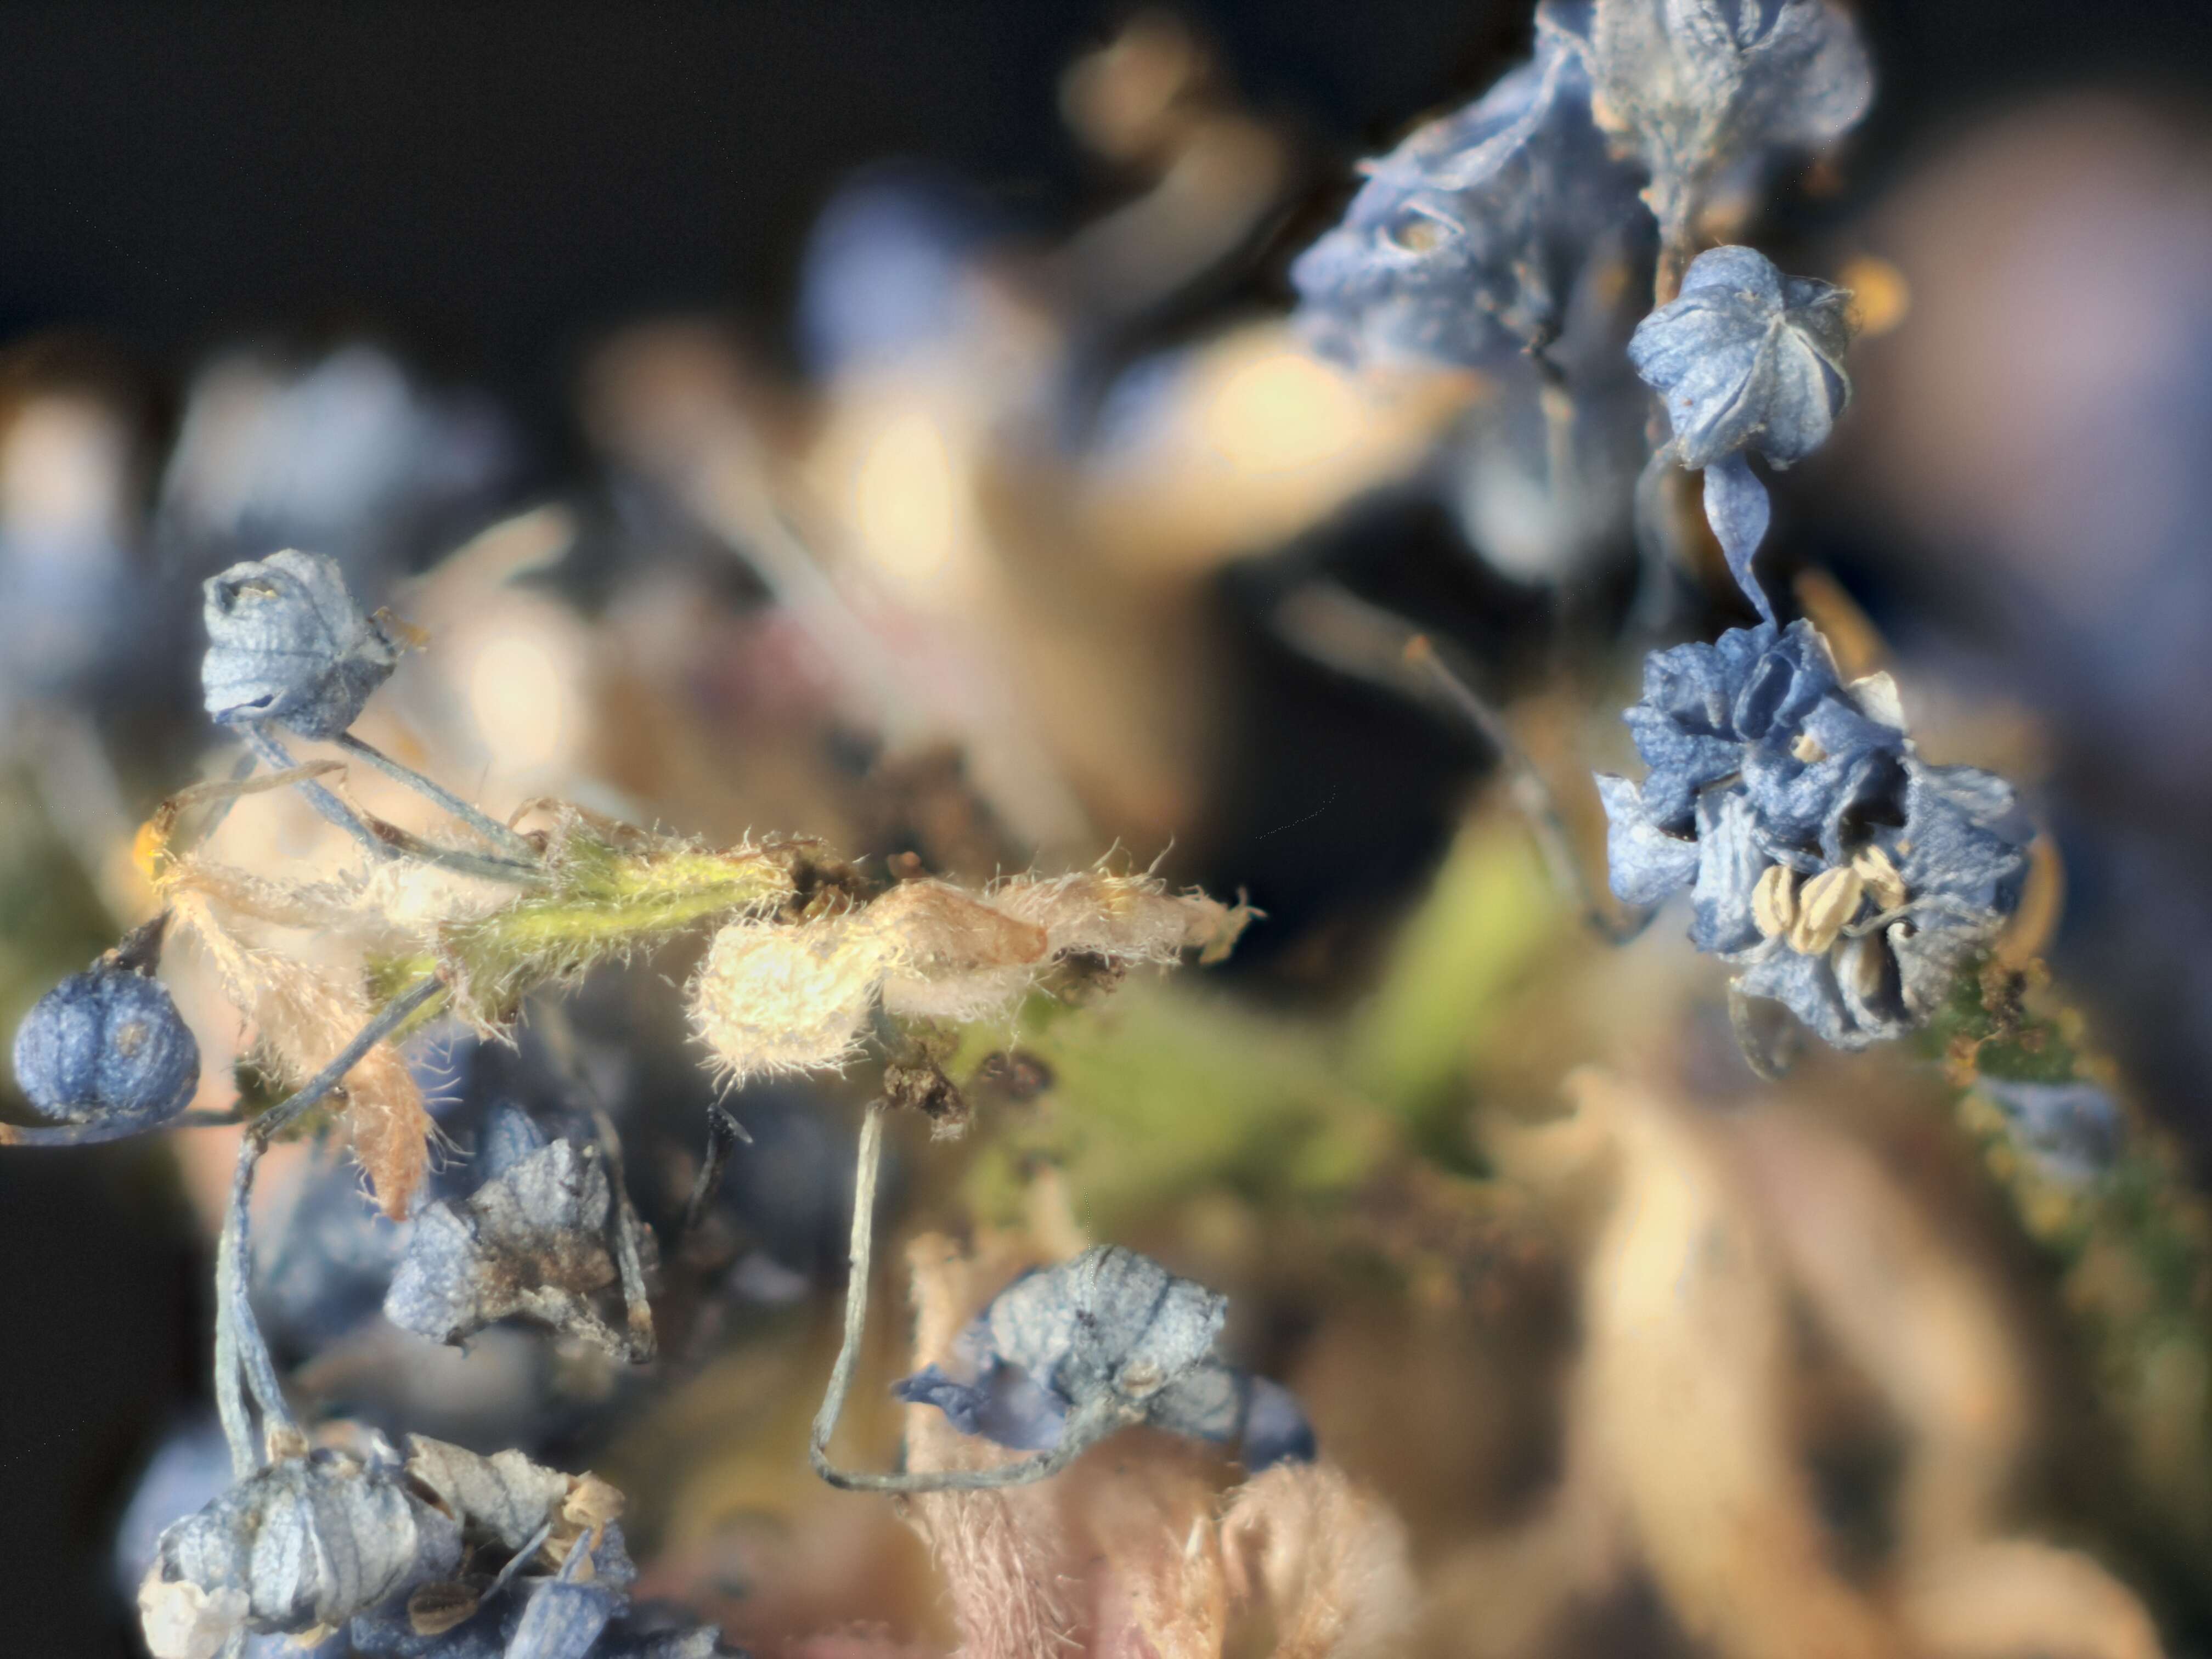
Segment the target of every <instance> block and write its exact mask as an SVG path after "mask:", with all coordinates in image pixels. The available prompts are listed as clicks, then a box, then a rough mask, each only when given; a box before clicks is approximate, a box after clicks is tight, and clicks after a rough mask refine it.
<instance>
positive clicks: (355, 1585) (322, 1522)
mask: <svg viewBox="0 0 2212 1659" xmlns="http://www.w3.org/2000/svg"><path fill="white" fill-rule="evenodd" d="M460 1554H461V1538H460V1529H459V1528H458V1527H457V1526H455V1525H454V1524H453V1522H452V1521H451V1520H450V1519H448V1518H447V1516H445V1515H443V1514H441V1512H440V1511H439V1510H437V1509H435V1507H433V1506H432V1505H430V1504H426V1503H424V1502H423V1501H422V1499H420V1498H417V1497H416V1496H415V1495H414V1493H413V1492H410V1490H409V1488H408V1486H407V1484H406V1482H405V1480H404V1479H403V1478H402V1476H401V1474H400V1473H399V1471H398V1469H396V1468H392V1467H391V1466H389V1465H388V1464H385V1463H381V1462H360V1461H358V1460H356V1459H354V1458H352V1457H349V1456H345V1455H342V1454H339V1453H337V1452H331V1451H317V1452H313V1453H309V1454H307V1455H302V1456H289V1457H281V1458H279V1459H277V1460H276V1462H273V1463H271V1464H270V1465H268V1466H267V1467H266V1468H263V1469H261V1470H260V1471H258V1473H256V1474H252V1475H251V1476H249V1477H247V1478H246V1480H241V1481H240V1482H239V1483H238V1484H237V1485H236V1486H233V1487H231V1488H230V1489H229V1490H228V1491H227V1492H224V1493H223V1494H222V1496H221V1497H219V1498H216V1500H215V1501H214V1502H213V1503H211V1504H209V1505H208V1506H207V1507H206V1508H204V1509H203V1510H200V1511H199V1512H198V1513H197V1514H195V1515H191V1516H186V1517H185V1519H183V1520H181V1521H179V1522H175V1523H173V1525H171V1526H170V1527H169V1528H168V1529H167V1531H165V1532H164V1533H163V1534H161V1541H160V1544H159V1545H158V1546H157V1548H156V1553H155V1562H154V1565H153V1566H152V1567H151V1568H150V1569H149V1571H148V1572H147V1575H146V1578H145V1581H144V1582H143V1583H142V1584H141V1585H140V1587H139V1591H138V1603H139V1612H140V1617H141V1620H142V1621H143V1625H144V1627H145V1633H146V1644H147V1646H148V1647H149V1649H150V1650H152V1652H153V1654H154V1656H155V1659H206V1656H209V1655H211V1654H214V1653H215V1652H216V1651H218V1650H220V1649H221V1647H222V1644H223V1643H225V1642H226V1641H228V1639H230V1638H232V1637H233V1636H234V1635H236V1634H239V1633H240V1632H258V1633H260V1634H264V1635H276V1634H282V1635H301V1634H304V1633H306V1632H310V1631H315V1630H319V1629H322V1628H324V1627H326V1626H336V1625H342V1624H343V1623H345V1622H346V1621H347V1620H350V1619H351V1618H353V1617H354V1615H355V1614H356V1613H362V1612H364V1611H366V1610H367V1609H368V1608H370V1607H374V1606H376V1605H377V1604H378V1603H379V1602H381V1601H385V1600H386V1599H387V1598H388V1597H391V1596H392V1595H397V1594H404V1592H405V1591H406V1590H407V1589H410V1588H411V1587H412V1586H415V1585H418V1584H423V1583H430V1582H432V1581H433V1580H435V1579H439V1578H441V1577H447V1576H449V1575H450V1574H451V1573H452V1572H453V1569H454V1568H455V1567H456V1566H458V1565H459V1562H460Z"/></svg>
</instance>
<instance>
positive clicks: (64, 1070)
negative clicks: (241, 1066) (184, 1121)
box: [0, 918, 200, 1143]
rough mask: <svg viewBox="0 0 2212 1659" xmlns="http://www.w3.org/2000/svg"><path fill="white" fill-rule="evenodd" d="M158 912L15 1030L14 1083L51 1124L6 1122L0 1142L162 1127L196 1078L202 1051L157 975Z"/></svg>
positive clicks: (99, 1136)
mask: <svg viewBox="0 0 2212 1659" xmlns="http://www.w3.org/2000/svg"><path fill="white" fill-rule="evenodd" d="M160 940H161V919H159V918H157V919H156V920H155V921H153V922H151V923H149V924H148V926H147V927H143V928H140V929H139V930H137V932H136V933H133V934H132V935H131V937H130V938H129V939H125V941H124V943H123V945H120V946H119V947H118V948H117V949H116V950H113V951H109V952H107V953H106V955H105V956H103V957H100V960H99V961H97V962H95V963H93V965H92V966H91V967H90V968H88V969H86V970H85V971H84V972H83V973H81V974H71V975H70V976H69V977H68V978H67V979H65V980H64V981H62V982H61V983H60V984H59V985H57V986H56V987H54V988H53V989H52V990H51V991H49V992H47V993H46V995H44V996H42V997H40V999H39V1000H38V1001H37V1002H36V1003H34V1004H33V1005H32V1007H31V1012H29V1013H27V1014H26V1015H25V1016H24V1017H23V1023H22V1024H21V1025H19V1026H17V1027H16V1028H15V1082H16V1085H17V1086H18V1087H20V1088H21V1090H22V1091H23V1097H24V1098H25V1099H26V1100H27V1101H28V1102H29V1103H30V1105H31V1109H33V1111H35V1112H37V1113H38V1115H40V1117H43V1118H46V1120H48V1121H49V1122H51V1123H52V1124H54V1125H55V1126H57V1127H54V1128H51V1129H41V1128H25V1129H15V1128H9V1127H0V1143H4V1142H8V1141H13V1140H21V1141H25V1142H37V1141H42V1140H43V1141H54V1142H82V1141H90V1140H109V1139H118V1138H119V1137H121V1136H124V1135H131V1134H137V1133H141V1132H142V1131H143V1130H147V1129H151V1128H155V1127H158V1126H160V1125H161V1124H163V1123H166V1122H167V1121H169V1120H170V1119H172V1118H173V1117H175V1116H176V1115H177V1114H178V1113H179V1112H181V1111H183V1110H184V1109H185V1105H186V1103H188V1102H190V1101H191V1097H192V1093H193V1091H194V1090H196V1089H197V1087H198V1086H199V1077H200V1049H199V1044H198V1043H197V1042H195V1041H194V1040H193V1037H192V1034H191V1030H190V1028H188V1027H187V1026H186V1025H185V1022H184V1017H183V1016H182V1015H180V1014H179V1013H178V1012H177V1005H176V1002H175V1000H174V999H173V998H172V997H171V996H170V995H169V992H168V988H167V987H166V986H164V985H163V984H162V983H161V981H159V980H157V979H155V978H154V977H153V976H152V974H151V971H150V969H151V968H152V965H153V963H154V961H155V959H156V958H157V957H158V955H159V948H160Z"/></svg>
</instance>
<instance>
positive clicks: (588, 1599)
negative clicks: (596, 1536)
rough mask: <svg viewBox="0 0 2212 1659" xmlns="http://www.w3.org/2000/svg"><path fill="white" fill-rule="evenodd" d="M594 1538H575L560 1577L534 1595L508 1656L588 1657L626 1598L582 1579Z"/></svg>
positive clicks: (526, 1658)
mask: <svg viewBox="0 0 2212 1659" xmlns="http://www.w3.org/2000/svg"><path fill="white" fill-rule="evenodd" d="M590 1542H591V1535H590V1534H588V1533H587V1534H585V1535H584V1536H582V1537H580V1538H579V1539H577V1541H575V1543H574V1545H573V1546H571V1547H570V1548H569V1551H568V1559H567V1560H566V1561H565V1562H563V1563H562V1566H561V1576H560V1577H557V1578H553V1579H549V1580H547V1581H546V1582H545V1583H541V1584H540V1585H538V1588H537V1589H536V1590H535V1591H534V1592H533V1593H532V1595H531V1597H530V1603H529V1605H528V1606H527V1607H525V1608H524V1609H523V1613H522V1621H521V1622H520V1624H518V1625H517V1626H515V1628H514V1634H513V1636H512V1637H510V1638H508V1639H507V1651H506V1654H505V1656H504V1659H587V1656H589V1655H590V1653H591V1651H592V1644H594V1643H595V1642H597V1641H598V1640H599V1633H600V1632H602V1631H604V1630H605V1629H606V1627H607V1621H608V1620H611V1619H612V1618H613V1617H614V1616H615V1613H616V1612H617V1610H618V1609H619V1608H620V1607H621V1606H622V1598H621V1597H620V1596H619V1595H617V1593H616V1592H614V1591H612V1590H611V1589H608V1588H607V1587H606V1586H605V1585H604V1584H602V1583H599V1582H597V1580H596V1579H584V1580H581V1581H580V1580H579V1577H578V1575H579V1574H580V1572H581V1571H583V1568H584V1564H585V1559H586V1556H587V1555H588V1553H589V1550H588V1548H587V1547H588V1546H589V1544H590Z"/></svg>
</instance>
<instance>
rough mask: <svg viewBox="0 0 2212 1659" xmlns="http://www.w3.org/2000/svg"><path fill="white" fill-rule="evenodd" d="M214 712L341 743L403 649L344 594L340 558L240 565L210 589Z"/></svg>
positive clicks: (292, 552)
mask: <svg viewBox="0 0 2212 1659" xmlns="http://www.w3.org/2000/svg"><path fill="white" fill-rule="evenodd" d="M204 596H205V603H204V613H205V616H206V619H207V631H208V648H207V654H206V656H205V657H204V658H203V659H201V662H200V682H201V684H202V686H203V688H204V690H205V692H206V697H207V711H208V713H209V714H210V715H211V716H213V717H214V718H215V719H216V720H221V721H223V722H225V723H227V724H238V723H250V722H253V721H258V720H270V721H273V722H274V723H276V725H278V726H285V727H288V728H289V729H290V730H292V731H294V732H298V733H299V734H300V735H301V737H306V738H335V737H337V735H338V734H339V733H340V732H343V731H344V730H345V729H346V728H347V727H348V726H351V725H352V724H353V723H354V721H355V720H356V719H357V718H358V717H359V716H360V714H361V710H362V704H364V703H366V702H368V698H369V694H370V693H371V692H373V691H374V690H376V688H377V687H378V686H380V685H381V684H384V682H385V680H386V678H389V677H390V675H391V673H392V667H393V665H395V664H397V663H398V660H399V645H398V641H395V640H394V639H393V638H392V636H391V635H389V634H387V633H386V631H385V629H384V627H383V625H382V624H381V623H379V622H378V621H377V620H376V619H375V618H374V617H369V616H368V615H366V614H364V613H363V611H362V608H361V607H360V606H359V605H356V604H355V603H354V598H353V595H352V594H351V593H349V592H347V591H346V585H345V577H344V575H343V573H342V572H341V571H340V570H339V568H338V562H337V560H336V559H333V558H331V557H329V556H327V555H325V554H320V553H302V552H300V551H298V550H296V549H287V550H285V551H283V552H282V553H272V554H270V556H268V557H267V558H265V559H254V560H251V561H248V562H246V563H243V564H234V565H233V566H231V567H230V568H228V570H225V571H223V572H222V574H219V575H215V576H210V577H209V578H208V580H207V582H206V584H205V586H204Z"/></svg>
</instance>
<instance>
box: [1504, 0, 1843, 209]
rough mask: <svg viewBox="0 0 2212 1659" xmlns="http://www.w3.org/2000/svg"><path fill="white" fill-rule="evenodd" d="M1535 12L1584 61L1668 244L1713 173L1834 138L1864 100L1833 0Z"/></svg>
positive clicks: (1632, 3)
mask: <svg viewBox="0 0 2212 1659" xmlns="http://www.w3.org/2000/svg"><path fill="white" fill-rule="evenodd" d="M1537 16H1538V21H1539V23H1540V26H1544V27H1549V28H1551V29H1553V30H1555V31H1557V32H1558V33H1559V34H1560V35H1561V36H1562V37H1563V38H1565V39H1566V40H1570V41H1571V42H1572V43H1573V44H1574V45H1575V46H1576V47H1577V50H1579V52H1581V53H1582V55H1583V61H1584V63H1585V64H1587V66H1588V68H1589V75H1590V78H1591V81H1592V82H1593V83H1594V84H1595V88H1596V92H1597V100H1596V105H1595V107H1596V109H1597V111H1598V114H1599V118H1600V119H1601V120H1602V121H1603V122H1604V123H1605V125H1606V126H1607V129H1608V130H1609V131H1613V132H1614V133H1617V134H1619V135H1620V136H1621V137H1624V138H1626V140H1627V141H1628V142H1629V143H1631V144H1632V145H1633V147H1634V149H1635V150H1636V153H1637V154H1638V156H1639V157H1640V158H1641V159H1642V161H1643V162H1644V166H1645V167H1646V168H1648V169H1649V171H1650V174H1651V186H1650V191H1648V192H1647V193H1646V196H1645V199H1646V200H1647V201H1649V202H1650V204H1651V209H1652V211H1653V212H1654V213H1655V214H1656V215H1657V216H1658V218H1659V222H1660V223H1661V225H1662V227H1665V228H1667V232H1668V234H1669V235H1670V236H1673V237H1679V236H1680V234H1682V232H1683V231H1684V230H1686V228H1687V226H1688V224H1689V222H1690V220H1691V218H1692V216H1693V214H1694V212H1695V210H1696V208H1697V205H1698V202H1699V197H1700V196H1701V195H1702V194H1703V192H1704V191H1705V187H1706V185H1708V184H1710V183H1711V180H1712V179H1715V178H1716V177H1717V175H1719V174H1720V173H1723V172H1725V171H1728V170H1729V169H1730V168H1733V167H1736V166H1738V165H1740V164H1756V163H1757V162H1759V161H1760V160H1762V159H1763V158H1764V157H1765V155H1766V154H1767V153H1768V152H1770V151H1771V150H1775V149H1804V148H1811V147H1814V146H1817V145H1820V144H1825V143H1829V142H1831V141H1832V140H1833V139H1835V138H1838V137H1841V136H1842V135H1843V134H1844V132H1846V131H1849V130H1850V128H1851V127H1852V126H1854V125H1857V122H1858V119H1859V118H1860V117H1861V116H1863V115H1864V114H1865V113H1866V108H1867V105H1868V103H1869V101H1870V100H1872V98H1873V96H1874V71H1873V68H1872V66H1871V64H1869V61H1868V58H1867V53H1866V48H1865V46H1863V44H1861V42H1860V40H1859V35H1858V29H1857V26H1856V25H1855V24H1854V23H1853V22H1852V21H1851V18H1850V14H1849V13H1848V12H1846V11H1845V10H1844V8H1843V7H1841V6H1839V5H1837V4H1835V3H1834V0H1546V3H1545V5H1544V6H1543V7H1542V9H1541V10H1540V11H1539V12H1538V14H1537Z"/></svg>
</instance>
